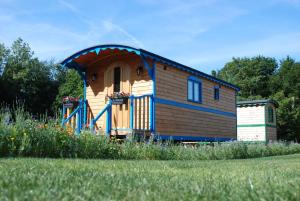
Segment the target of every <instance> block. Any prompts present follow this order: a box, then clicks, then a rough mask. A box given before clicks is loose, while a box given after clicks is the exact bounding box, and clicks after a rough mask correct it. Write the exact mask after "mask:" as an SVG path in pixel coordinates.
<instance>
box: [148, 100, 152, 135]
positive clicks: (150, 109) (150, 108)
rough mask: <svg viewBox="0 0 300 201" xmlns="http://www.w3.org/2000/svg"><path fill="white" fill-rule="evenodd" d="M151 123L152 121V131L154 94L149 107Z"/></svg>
mask: <svg viewBox="0 0 300 201" xmlns="http://www.w3.org/2000/svg"><path fill="white" fill-rule="evenodd" d="M149 114H150V116H149V121H150V122H149V123H150V131H151V132H152V131H153V95H151V96H150V107H149Z"/></svg>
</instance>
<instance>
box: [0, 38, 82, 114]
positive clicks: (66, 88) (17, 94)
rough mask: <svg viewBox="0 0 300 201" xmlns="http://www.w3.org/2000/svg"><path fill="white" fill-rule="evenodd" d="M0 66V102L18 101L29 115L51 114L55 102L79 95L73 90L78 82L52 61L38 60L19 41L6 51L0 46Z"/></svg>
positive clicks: (22, 42)
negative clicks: (70, 95)
mask: <svg viewBox="0 0 300 201" xmlns="http://www.w3.org/2000/svg"><path fill="white" fill-rule="evenodd" d="M0 64H1V72H2V73H1V74H0V75H1V77H0V83H1V88H0V102H4V103H6V104H9V105H13V104H14V103H16V101H18V102H21V103H22V104H23V105H24V106H25V107H26V109H27V110H29V111H30V112H31V113H33V114H42V113H45V112H48V113H49V114H54V113H55V112H56V111H57V109H58V106H59V105H58V104H57V99H59V98H62V96H63V95H66V94H67V93H69V94H74V95H79V93H80V92H79V93H78V92H77V91H79V87H78V85H80V84H81V81H80V78H79V79H77V77H76V76H75V78H73V77H74V72H73V73H72V72H69V71H67V70H66V69H62V68H61V67H60V66H58V65H57V64H54V63H53V62H46V61H40V60H39V59H38V58H36V57H34V52H33V51H32V50H31V48H30V47H29V45H28V44H27V43H25V42H24V41H23V40H22V39H21V38H19V39H17V40H16V41H14V42H13V44H12V46H11V47H10V48H6V47H5V46H4V45H3V44H0ZM68 75H71V77H72V78H73V79H72V78H69V77H68ZM74 86H77V87H74ZM81 90H82V87H81Z"/></svg>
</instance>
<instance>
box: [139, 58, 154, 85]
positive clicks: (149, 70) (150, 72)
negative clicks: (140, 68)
mask: <svg viewBox="0 0 300 201" xmlns="http://www.w3.org/2000/svg"><path fill="white" fill-rule="evenodd" d="M141 58H142V61H143V64H144V66H145V67H146V69H147V71H148V74H149V76H150V78H151V79H152V80H153V68H152V69H151V67H150V65H149V63H148V62H147V60H146V59H145V57H144V56H143V54H141Z"/></svg>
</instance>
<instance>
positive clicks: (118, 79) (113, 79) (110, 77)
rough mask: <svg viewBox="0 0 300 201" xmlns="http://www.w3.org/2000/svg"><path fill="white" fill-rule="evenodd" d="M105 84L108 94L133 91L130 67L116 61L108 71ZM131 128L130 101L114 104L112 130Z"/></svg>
mask: <svg viewBox="0 0 300 201" xmlns="http://www.w3.org/2000/svg"><path fill="white" fill-rule="evenodd" d="M106 76H107V77H106V81H105V86H106V88H107V95H111V94H113V93H120V92H124V93H129V94H130V93H131V87H130V67H129V66H128V65H126V64H123V63H115V64H113V65H111V66H110V67H109V68H108V69H107V71H106ZM128 128H129V101H128V102H127V103H126V104H121V105H112V130H123V129H128Z"/></svg>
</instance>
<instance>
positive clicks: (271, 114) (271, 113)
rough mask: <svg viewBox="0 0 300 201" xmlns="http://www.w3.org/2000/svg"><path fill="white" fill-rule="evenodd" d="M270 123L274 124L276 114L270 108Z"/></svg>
mask: <svg viewBox="0 0 300 201" xmlns="http://www.w3.org/2000/svg"><path fill="white" fill-rule="evenodd" d="M268 113H269V122H270V123H273V122H274V112H273V108H272V107H269V112H268Z"/></svg>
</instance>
